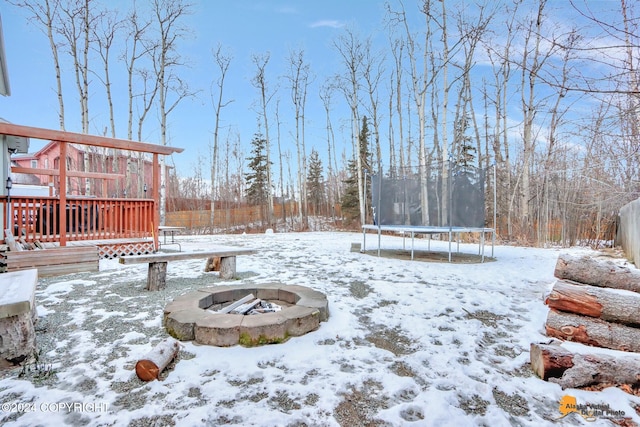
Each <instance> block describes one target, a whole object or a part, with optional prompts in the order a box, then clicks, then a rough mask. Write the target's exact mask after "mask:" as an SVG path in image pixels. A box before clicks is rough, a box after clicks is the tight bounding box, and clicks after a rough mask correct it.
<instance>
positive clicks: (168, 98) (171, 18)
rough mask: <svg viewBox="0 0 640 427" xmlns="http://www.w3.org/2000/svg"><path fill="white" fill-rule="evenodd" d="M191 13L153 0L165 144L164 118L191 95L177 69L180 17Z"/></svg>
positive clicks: (179, 4) (178, 1) (170, 1)
mask: <svg viewBox="0 0 640 427" xmlns="http://www.w3.org/2000/svg"><path fill="white" fill-rule="evenodd" d="M190 13H191V5H190V4H189V3H186V2H185V1H183V0H153V2H152V15H153V16H154V21H155V22H154V31H155V32H156V42H157V48H156V49H154V50H153V54H154V55H153V67H154V73H155V77H156V80H157V85H158V113H159V116H160V143H161V144H162V145H167V143H168V136H167V118H168V117H169V115H170V114H171V112H173V110H174V109H175V108H176V107H177V106H178V104H179V103H180V101H182V100H183V99H184V98H186V97H189V96H192V95H193V92H192V91H191V90H190V89H189V86H188V84H187V82H185V81H184V80H183V79H181V78H180V77H179V75H178V74H177V69H178V68H180V67H182V66H185V61H184V59H183V58H182V57H181V56H180V53H179V49H178V42H179V41H180V39H182V38H183V37H185V35H186V31H187V30H186V28H185V26H184V25H182V22H181V18H183V17H184V16H186V15H188V14H190ZM166 178H167V177H166V163H165V156H160V224H164V221H165V214H166V199H167V193H166V186H167V183H166Z"/></svg>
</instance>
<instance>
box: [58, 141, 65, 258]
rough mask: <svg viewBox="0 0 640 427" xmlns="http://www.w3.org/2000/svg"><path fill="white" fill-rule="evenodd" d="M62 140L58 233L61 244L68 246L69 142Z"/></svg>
mask: <svg viewBox="0 0 640 427" xmlns="http://www.w3.org/2000/svg"><path fill="white" fill-rule="evenodd" d="M59 142H60V160H59V161H58V168H59V169H60V195H59V196H60V209H58V211H59V212H60V216H59V220H60V222H59V225H58V233H59V234H60V246H67V143H66V142H64V141H59Z"/></svg>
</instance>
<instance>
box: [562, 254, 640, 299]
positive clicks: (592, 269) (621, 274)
mask: <svg viewBox="0 0 640 427" xmlns="http://www.w3.org/2000/svg"><path fill="white" fill-rule="evenodd" d="M554 274H555V276H556V277H557V278H558V279H567V280H571V281H574V282H578V283H584V284H586V285H592V286H599V287H603V288H615V289H624V290H627V291H633V292H640V270H638V269H637V268H629V267H625V266H622V265H618V264H616V263H614V262H613V261H605V260H601V259H598V258H594V257H589V256H581V257H578V256H573V255H569V254H560V256H559V257H558V261H557V263H556V268H555V271H554Z"/></svg>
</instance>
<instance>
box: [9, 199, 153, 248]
mask: <svg viewBox="0 0 640 427" xmlns="http://www.w3.org/2000/svg"><path fill="white" fill-rule="evenodd" d="M7 202H9V209H8V211H7ZM2 207H3V209H4V213H5V215H3V216H4V217H5V223H4V229H5V230H11V232H12V233H13V235H14V236H15V237H16V238H20V237H23V238H24V239H25V240H26V241H27V242H34V241H36V240H37V241H39V242H43V243H44V242H56V243H60V245H65V244H66V242H72V241H79V240H110V239H125V238H149V237H152V236H153V230H154V225H153V218H154V209H155V203H154V201H153V199H107V198H89V197H73V196H67V199H66V203H65V206H61V205H60V199H59V198H57V197H27V196H11V197H10V199H9V200H7V197H3V198H2ZM63 209H64V214H63V213H62V212H63V211H62V210H63ZM7 212H8V215H7ZM63 218H64V220H63ZM156 226H157V224H156ZM1 240H4V233H2V239H1Z"/></svg>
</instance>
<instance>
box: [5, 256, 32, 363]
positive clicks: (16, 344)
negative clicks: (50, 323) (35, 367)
mask: <svg viewBox="0 0 640 427" xmlns="http://www.w3.org/2000/svg"><path fill="white" fill-rule="evenodd" d="M37 284H38V271H37V270H36V269H29V270H22V271H16V272H12V273H2V274H0V359H1V360H0V362H1V363H0V365H3V366H6V362H9V363H10V364H17V363H20V362H22V361H23V360H24V359H25V358H26V357H28V356H30V355H31V354H33V352H34V351H35V348H36V341H35V340H36V333H35V328H34V323H35V319H36V305H35V293H36V286H37ZM9 366H10V365H9Z"/></svg>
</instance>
